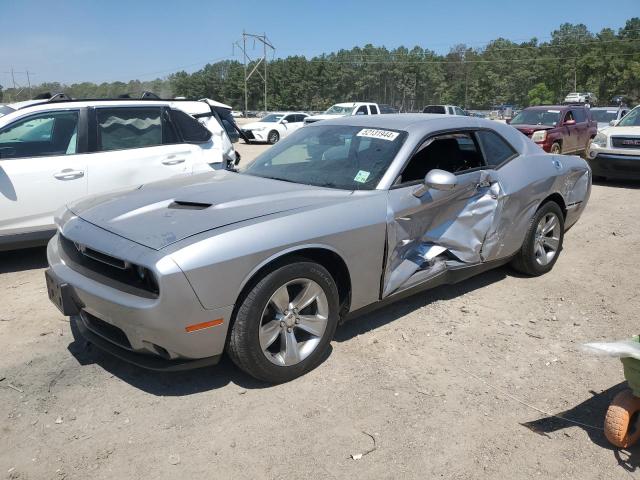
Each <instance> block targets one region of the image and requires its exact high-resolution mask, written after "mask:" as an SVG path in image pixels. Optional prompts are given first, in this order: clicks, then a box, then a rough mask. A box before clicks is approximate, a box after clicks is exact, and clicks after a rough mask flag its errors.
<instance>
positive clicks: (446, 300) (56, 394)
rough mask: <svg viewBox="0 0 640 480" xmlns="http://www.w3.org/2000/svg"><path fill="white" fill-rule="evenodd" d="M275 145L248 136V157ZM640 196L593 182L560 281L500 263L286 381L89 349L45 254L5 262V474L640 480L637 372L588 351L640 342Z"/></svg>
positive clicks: (363, 331) (362, 324)
mask: <svg viewBox="0 0 640 480" xmlns="http://www.w3.org/2000/svg"><path fill="white" fill-rule="evenodd" d="M264 148H265V147H264V146H246V145H243V144H240V145H239V149H240V151H241V152H242V154H243V163H245V162H247V161H249V159H250V158H252V157H253V156H255V154H256V153H257V152H258V151H261V150H263V149H264ZM639 187H640V185H639V184H619V183H606V184H599V185H595V186H594V188H593V192H592V196H591V201H590V203H589V206H588V208H587V210H586V212H585V214H584V215H583V218H582V219H581V221H580V222H579V223H578V224H577V225H576V226H575V227H574V228H573V229H572V230H571V231H570V232H569V233H568V234H567V236H566V238H565V248H564V251H563V252H562V255H561V256H560V259H559V261H558V263H557V264H556V267H555V268H554V270H553V271H552V272H551V273H550V274H548V275H546V276H543V277H539V278H523V277H521V276H519V275H515V274H514V273H512V272H511V271H510V270H508V269H507V268H501V269H498V270H495V271H492V272H488V273H485V274H483V275H481V276H478V277H475V278H473V279H471V280H468V281H466V282H464V283H461V284H458V285H456V286H447V287H441V288H438V289H436V290H433V291H430V292H427V293H422V294H419V295H416V296H414V297H411V298H409V299H406V300H404V301H401V302H399V303H396V304H394V305H391V306H388V307H386V308H383V309H381V310H378V311H376V312H374V313H371V314H368V315H366V316H363V317H361V318H359V319H356V320H353V321H351V322H349V323H347V324H346V325H344V326H343V327H341V328H339V330H338V332H337V336H336V339H335V341H334V342H333V343H332V351H331V354H330V355H329V356H328V358H327V359H326V360H325V361H324V363H322V364H321V365H320V366H319V367H318V368H317V369H316V370H314V371H313V372H310V373H309V374H308V375H306V376H304V377H303V378H300V379H297V380H295V381H293V382H290V383H288V384H285V385H279V386H275V387H273V386H268V385H263V384H260V383H258V382H256V381H254V380H253V379H251V378H249V377H247V376H246V375H244V374H242V373H241V372H239V371H238V370H237V369H236V368H235V367H234V366H233V365H232V364H231V363H230V362H229V361H228V360H223V361H222V363H221V364H220V365H218V366H216V367H211V368H205V369H201V370H195V371H190V372H184V373H175V374H163V373H154V372H148V371H144V370H141V369H139V368H136V367H133V366H130V365H127V364H124V363H122V362H120V361H118V360H116V359H113V358H111V357H109V356H108V355H105V354H102V353H101V352H100V351H97V350H95V349H92V348H91V347H87V346H86V345H83V344H80V342H74V341H73V337H72V335H71V332H70V329H69V323H68V322H67V320H66V319H65V318H64V317H62V316H61V315H60V314H59V313H58V311H57V310H56V309H55V308H54V307H53V305H52V304H50V303H49V301H48V299H47V295H46V291H45V284H44V278H43V269H44V267H45V266H46V260H45V253H44V249H42V248H39V249H31V250H24V251H19V252H10V253H0V292H2V293H1V305H2V307H1V309H0V350H2V351H4V352H5V353H4V354H3V355H2V360H1V361H0V378H3V377H4V379H3V380H1V381H0V418H1V419H2V427H1V428H2V432H1V434H0V475H4V476H6V477H7V478H20V479H26V478H28V479H62V478H67V479H86V478H92V479H114V478H127V479H129V478H131V479H138V478H140V479H141V478H154V479H164V478H167V479H174V478H185V479H186V478H189V479H196V478H234V479H243V478H288V479H295V478H304V479H306V480H308V479H310V478H323V479H324V478H376V479H381V478H436V477H442V478H454V479H469V478H499V477H502V478H508V479H530V478H533V477H536V478H552V479H558V478H581V479H608V478H639V477H640V449H638V448H636V449H633V450H631V451H624V452H618V451H615V450H613V449H612V448H611V447H610V446H609V445H608V444H607V442H606V440H605V439H604V437H603V435H602V430H601V429H602V424H603V417H604V413H605V411H606V408H607V406H608V404H609V402H610V400H611V398H612V396H613V395H615V393H616V392H618V391H619V390H620V389H621V388H623V386H624V384H623V375H622V368H621V365H620V363H619V362H618V361H617V360H613V359H608V358H600V357H594V356H591V355H589V354H585V353H583V352H582V351H581V348H580V345H581V344H582V343H584V342H587V341H593V340H603V339H618V338H624V337H627V336H630V335H631V334H634V333H638V324H637V312H638V311H639V310H640V300H639V299H638V292H639V291H640V288H639V284H640V281H639V280H638V274H637V272H636V271H635V269H636V268H637V265H640V249H639V248H638V246H639V245H640V223H639V222H638V219H639V216H638V213H637V212H638V205H640V189H639ZM634 212H635V213H634ZM550 414H555V415H558V414H561V415H563V416H565V417H566V418H569V419H571V420H573V421H574V422H577V423H572V422H569V421H566V420H561V419H558V418H554V417H550ZM360 455H362V457H361V458H360ZM352 456H355V458H357V460H356V459H354V458H353V457H352Z"/></svg>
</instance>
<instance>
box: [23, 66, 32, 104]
mask: <svg viewBox="0 0 640 480" xmlns="http://www.w3.org/2000/svg"><path fill="white" fill-rule="evenodd" d="M25 73H26V74H27V85H29V98H32V97H33V95H31V79H30V78H29V70H28V69H27V70H26V72H25Z"/></svg>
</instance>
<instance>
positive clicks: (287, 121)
mask: <svg viewBox="0 0 640 480" xmlns="http://www.w3.org/2000/svg"><path fill="white" fill-rule="evenodd" d="M280 123H281V124H282V125H286V124H287V123H289V120H282V121H281V122H280Z"/></svg>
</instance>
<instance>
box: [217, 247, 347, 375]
mask: <svg viewBox="0 0 640 480" xmlns="http://www.w3.org/2000/svg"><path fill="white" fill-rule="evenodd" d="M240 302H241V303H240V306H239V308H238V309H237V313H236V317H235V322H234V324H233V327H232V329H231V335H230V338H229V343H228V346H227V351H228V353H229V356H230V357H231V359H232V360H233V361H234V363H235V364H236V365H237V366H238V367H239V368H240V369H242V370H244V371H245V372H247V373H248V374H249V375H251V376H253V377H255V378H257V379H259V380H263V381H266V382H270V383H282V382H288V381H289V380H293V379H294V378H296V377H299V376H300V375H303V374H304V373H306V372H308V371H309V370H312V369H313V368H315V367H316V366H317V365H318V364H319V363H320V362H321V361H322V359H323V358H324V356H325V354H326V352H327V350H328V348H329V343H330V342H331V339H332V338H333V334H334V332H335V329H336V326H337V324H338V316H339V313H338V312H339V302H338V289H337V287H336V284H335V282H334V280H333V278H332V277H331V274H330V273H329V272H328V271H327V270H326V269H325V268H324V267H322V266H321V265H318V264H317V263H313V262H309V261H306V260H304V259H301V260H300V261H296V262H294V263H289V264H286V265H283V266H280V267H279V268H277V269H275V270H273V271H271V272H269V273H267V274H266V275H264V276H263V277H262V278H261V279H260V280H259V281H258V282H257V283H255V284H254V285H253V286H252V287H251V288H250V290H249V291H248V293H247V294H246V295H245V296H244V298H243V299H242V300H240Z"/></svg>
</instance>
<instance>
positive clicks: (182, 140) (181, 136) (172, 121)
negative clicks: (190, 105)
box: [166, 107, 226, 145]
mask: <svg viewBox="0 0 640 480" xmlns="http://www.w3.org/2000/svg"><path fill="white" fill-rule="evenodd" d="M166 108H167V110H168V113H169V116H168V118H169V119H170V124H171V126H172V127H173V129H174V132H176V135H177V138H178V140H180V143H186V144H189V145H202V144H204V143H209V142H210V141H211V139H212V138H213V133H211V131H210V130H209V129H208V128H207V127H205V126H204V125H202V124H201V123H200V122H198V120H197V118H195V117H194V116H193V115H189V114H188V113H187V112H185V111H184V110H180V109H179V108H169V107H166ZM173 112H180V113H183V114H185V115H186V116H187V117H191V118H192V119H193V120H194V121H195V122H197V123H198V125H200V127H202V128H204V129H205V130H206V131H207V132H208V133H209V136H208V138H207V139H206V140H202V141H193V140H185V138H184V134H183V133H182V129H181V128H180V125H179V124H178V123H177V122H176V121H175V119H174V118H173V115H174V113H173ZM205 116H206V117H209V116H213V115H209V114H207V115H201V116H200V118H202V117H205ZM216 120H218V119H217V118H216ZM222 130H223V131H224V132H225V133H226V129H225V128H224V124H223V125H222Z"/></svg>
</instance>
